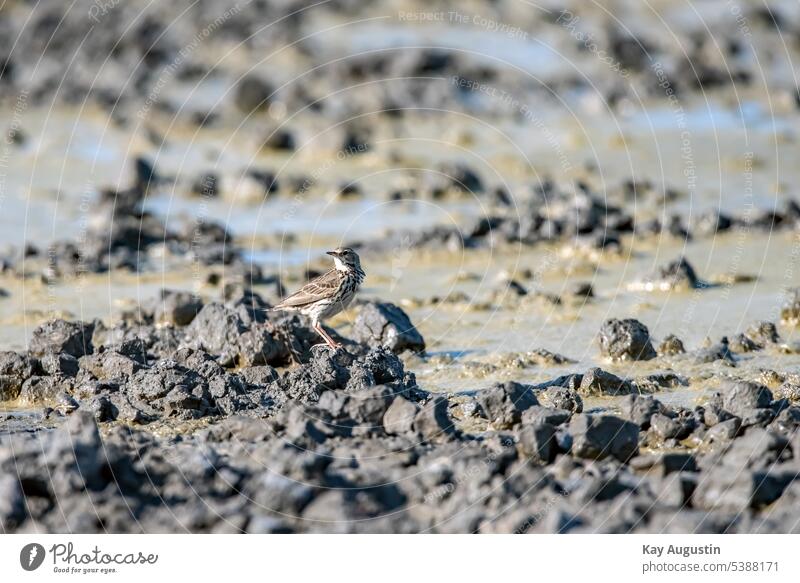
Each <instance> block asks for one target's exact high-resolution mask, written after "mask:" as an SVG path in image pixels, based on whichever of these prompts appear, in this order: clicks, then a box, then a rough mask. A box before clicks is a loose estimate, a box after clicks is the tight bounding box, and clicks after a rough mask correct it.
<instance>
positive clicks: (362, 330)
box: [352, 302, 425, 354]
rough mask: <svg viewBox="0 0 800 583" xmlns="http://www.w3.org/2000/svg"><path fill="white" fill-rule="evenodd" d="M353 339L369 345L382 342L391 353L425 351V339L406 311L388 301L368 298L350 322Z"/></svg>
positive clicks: (373, 345) (381, 344)
mask: <svg viewBox="0 0 800 583" xmlns="http://www.w3.org/2000/svg"><path fill="white" fill-rule="evenodd" d="M352 335H353V339H354V340H356V341H357V342H362V343H364V344H367V345H368V346H372V347H377V346H383V347H386V348H388V349H389V350H391V351H392V352H394V353H397V354H399V353H401V352H403V351H406V350H409V351H411V352H424V351H425V340H424V339H423V338H422V335H421V334H420V333H419V332H418V331H417V329H416V328H415V327H414V325H413V324H412V323H411V319H410V318H409V317H408V315H407V314H406V313H405V312H404V311H403V310H402V309H401V308H400V307H398V306H396V305H394V304H390V303H377V302H368V303H366V304H364V305H363V306H362V307H361V310H360V311H359V313H358V316H356V321H355V323H354V324H353V334H352Z"/></svg>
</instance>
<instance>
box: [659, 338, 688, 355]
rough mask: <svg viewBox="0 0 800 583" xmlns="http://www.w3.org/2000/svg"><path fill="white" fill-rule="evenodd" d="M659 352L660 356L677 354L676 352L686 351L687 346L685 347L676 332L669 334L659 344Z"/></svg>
mask: <svg viewBox="0 0 800 583" xmlns="http://www.w3.org/2000/svg"><path fill="white" fill-rule="evenodd" d="M657 352H658V355H659V356H675V355H676V354H683V353H685V352H686V348H684V346H683V342H682V341H681V339H680V338H678V337H677V336H675V335H674V334H669V335H668V336H665V337H664V339H663V340H662V341H661V343H660V344H659V345H658V350H657Z"/></svg>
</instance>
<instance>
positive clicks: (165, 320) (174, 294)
mask: <svg viewBox="0 0 800 583" xmlns="http://www.w3.org/2000/svg"><path fill="white" fill-rule="evenodd" d="M202 308H203V302H202V301H201V300H200V298H198V297H197V296H196V295H194V294H192V293H189V292H184V291H173V290H167V289H162V290H161V293H160V295H159V298H158V300H156V305H155V310H154V319H155V321H156V323H160V324H173V325H175V326H187V325H188V324H191V322H192V320H194V318H195V316H196V315H197V313H198V312H199V311H200V310H201V309H202Z"/></svg>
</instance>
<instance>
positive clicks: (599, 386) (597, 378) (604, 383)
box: [578, 367, 634, 396]
mask: <svg viewBox="0 0 800 583" xmlns="http://www.w3.org/2000/svg"><path fill="white" fill-rule="evenodd" d="M578 391H579V392H580V393H581V394H582V395H585V396H594V395H626V394H629V393H631V392H633V391H634V387H633V385H632V384H631V383H630V382H629V381H627V380H624V379H621V378H619V377H618V376H616V375H614V374H611V373H610V372H607V371H604V370H603V369H601V368H597V367H595V368H590V369H589V370H588V371H586V374H584V375H583V379H582V380H581V385H580V388H579V389H578Z"/></svg>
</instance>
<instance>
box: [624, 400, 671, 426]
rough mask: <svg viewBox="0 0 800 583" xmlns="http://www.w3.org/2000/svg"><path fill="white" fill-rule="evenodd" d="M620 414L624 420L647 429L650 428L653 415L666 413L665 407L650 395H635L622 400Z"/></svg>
mask: <svg viewBox="0 0 800 583" xmlns="http://www.w3.org/2000/svg"><path fill="white" fill-rule="evenodd" d="M620 412H621V413H622V418H623V419H627V420H628V421H631V422H633V423H635V424H636V425H638V426H639V427H641V428H642V429H647V428H648V427H650V420H651V419H652V417H653V415H656V414H658V413H662V412H664V406H663V405H662V404H661V402H660V401H658V400H656V399H655V398H653V397H652V396H650V395H637V394H633V395H628V396H626V397H625V398H623V399H622V401H621V402H620Z"/></svg>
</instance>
